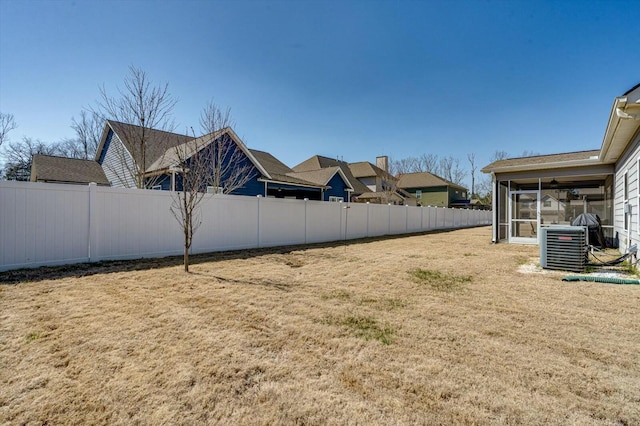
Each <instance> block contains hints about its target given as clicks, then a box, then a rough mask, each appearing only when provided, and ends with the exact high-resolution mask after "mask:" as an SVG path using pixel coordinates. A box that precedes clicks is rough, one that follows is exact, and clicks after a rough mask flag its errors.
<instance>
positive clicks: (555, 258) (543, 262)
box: [540, 226, 588, 272]
mask: <svg viewBox="0 0 640 426" xmlns="http://www.w3.org/2000/svg"><path fill="white" fill-rule="evenodd" d="M587 236H588V233H587V228H586V227H585V226H548V227H543V228H541V230H540V266H542V267H543V268H545V269H559V270H563V271H573V272H584V268H585V266H586V263H587V256H588V241H587V238H588V237H587Z"/></svg>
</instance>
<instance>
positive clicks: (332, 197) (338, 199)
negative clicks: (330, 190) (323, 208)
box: [329, 195, 344, 203]
mask: <svg viewBox="0 0 640 426" xmlns="http://www.w3.org/2000/svg"><path fill="white" fill-rule="evenodd" d="M329 201H331V202H334V203H340V202H342V201H344V198H343V197H336V196H335V195H330V196H329Z"/></svg>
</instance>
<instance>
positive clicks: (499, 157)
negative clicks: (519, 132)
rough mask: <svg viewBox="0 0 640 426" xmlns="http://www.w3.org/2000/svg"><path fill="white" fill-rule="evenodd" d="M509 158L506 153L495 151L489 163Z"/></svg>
mask: <svg viewBox="0 0 640 426" xmlns="http://www.w3.org/2000/svg"><path fill="white" fill-rule="evenodd" d="M507 158H509V153H508V152H507V151H498V150H496V152H494V153H493V155H492V156H491V161H492V162H493V161H499V160H505V159H507Z"/></svg>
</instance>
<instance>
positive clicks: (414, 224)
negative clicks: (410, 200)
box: [405, 206, 423, 232]
mask: <svg viewBox="0 0 640 426" xmlns="http://www.w3.org/2000/svg"><path fill="white" fill-rule="evenodd" d="M405 208H406V209H407V232H420V231H422V210H423V208H422V207H413V206H411V207H405Z"/></svg>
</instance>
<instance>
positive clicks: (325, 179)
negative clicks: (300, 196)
mask: <svg viewBox="0 0 640 426" xmlns="http://www.w3.org/2000/svg"><path fill="white" fill-rule="evenodd" d="M336 174H339V175H340V177H341V178H342V181H343V182H344V183H345V184H347V187H348V188H349V189H351V190H352V191H353V188H352V187H351V185H350V183H349V180H348V179H347V177H346V176H345V175H344V173H343V172H342V169H340V167H338V166H335V167H326V168H324V169H317V170H309V171H306V172H293V173H288V176H292V177H296V178H300V179H304V180H306V181H308V182H313V183H315V184H318V185H323V186H327V185H329V181H331V179H333V177H334V176H335V175H336Z"/></svg>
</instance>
